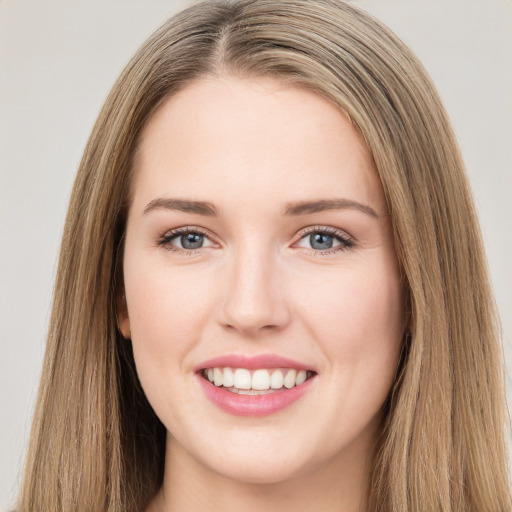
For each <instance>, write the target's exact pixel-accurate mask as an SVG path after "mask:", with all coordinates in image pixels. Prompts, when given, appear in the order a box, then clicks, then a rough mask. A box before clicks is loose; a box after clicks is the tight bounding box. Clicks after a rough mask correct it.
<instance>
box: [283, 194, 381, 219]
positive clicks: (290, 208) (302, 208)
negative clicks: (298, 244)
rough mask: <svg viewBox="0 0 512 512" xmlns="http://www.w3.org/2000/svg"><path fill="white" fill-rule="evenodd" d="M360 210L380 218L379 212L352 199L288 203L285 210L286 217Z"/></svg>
mask: <svg viewBox="0 0 512 512" xmlns="http://www.w3.org/2000/svg"><path fill="white" fill-rule="evenodd" d="M347 209H351V210H352V209H354V210H359V211H361V212H363V213H366V214H367V215H370V217H374V218H378V217H379V216H378V215H377V212H376V211H375V210H374V209H373V208H371V207H370V206H367V205H365V204H362V203H358V202H357V201H353V200H351V199H321V200H319V201H300V202H297V203H287V204H286V206H285V208H284V214H285V215H294V216H295V215H309V214H312V213H318V212H324V211H327V210H347Z"/></svg>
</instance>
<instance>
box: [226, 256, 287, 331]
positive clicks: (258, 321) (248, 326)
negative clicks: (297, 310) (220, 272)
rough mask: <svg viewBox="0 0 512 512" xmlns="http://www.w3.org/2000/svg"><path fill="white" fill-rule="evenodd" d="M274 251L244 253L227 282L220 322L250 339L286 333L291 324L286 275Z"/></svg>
mask: <svg viewBox="0 0 512 512" xmlns="http://www.w3.org/2000/svg"><path fill="white" fill-rule="evenodd" d="M270 252H271V251H264V250H259V251H254V249H253V250H250V248H247V250H243V251H240V253H239V254H238V255H236V256H234V257H233V261H232V262H230V265H229V270H228V271H227V274H226V277H227V279H226V281H225V282H224V286H223V290H224V300H223V301H222V304H221V305H220V309H219V322H220V324H221V325H223V326H224V327H225V328H227V329H231V330H235V331H237V332H238V333H240V334H242V335H244V336H246V337H255V336H259V335H261V334H263V333H264V332H274V331H279V330H282V329H283V328H284V327H286V325H288V323H289V322H290V317H291V315H290V309H289V304H288V301H287V298H286V292H285V288H286V287H285V286H283V285H284V283H283V274H282V272H281V273H280V272H279V268H278V265H277V264H276V262H275V258H273V257H272V255H271V254H269V253H270Z"/></svg>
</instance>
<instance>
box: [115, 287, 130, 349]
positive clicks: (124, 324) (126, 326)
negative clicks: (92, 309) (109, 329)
mask: <svg viewBox="0 0 512 512" xmlns="http://www.w3.org/2000/svg"><path fill="white" fill-rule="evenodd" d="M116 309H117V328H118V329H119V331H120V332H121V334H122V335H123V338H125V339H127V340H129V339H130V338H131V337H132V331H131V328H130V317H129V315H128V305H127V304H126V295H125V293H124V290H123V291H122V292H120V293H119V294H118V296H117V301H116Z"/></svg>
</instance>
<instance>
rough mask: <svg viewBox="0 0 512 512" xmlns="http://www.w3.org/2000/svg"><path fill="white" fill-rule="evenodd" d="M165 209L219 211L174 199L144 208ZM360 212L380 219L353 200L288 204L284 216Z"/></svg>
mask: <svg viewBox="0 0 512 512" xmlns="http://www.w3.org/2000/svg"><path fill="white" fill-rule="evenodd" d="M159 208H163V209H166V210H177V211H180V212H187V213H196V214H198V215H206V216H209V217H215V216H216V215H217V209H216V208H215V205H213V204H212V203H210V202H207V201H191V200H188V199H172V198H165V197H159V198H156V199H153V200H152V201H150V202H149V203H148V204H147V205H146V208H144V215H145V214H147V213H149V212H150V211H152V210H156V209H159ZM347 209H355V210H359V211H361V212H363V213H366V214H367V215H370V216H371V217H374V218H378V215H377V213H376V212H375V210H374V209H373V208H371V207H370V206H367V205H365V204H362V203H359V202H357V201H353V200H351V199H320V200H317V201H299V202H295V203H287V204H286V205H285V207H284V214H285V215H291V216H299V215H310V214H313V213H318V212H324V211H327V210H347Z"/></svg>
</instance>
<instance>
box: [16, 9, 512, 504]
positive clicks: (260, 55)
mask: <svg viewBox="0 0 512 512" xmlns="http://www.w3.org/2000/svg"><path fill="white" fill-rule="evenodd" d="M221 74H232V75H233V74H234V75H240V76H245V77H256V76H272V77H276V78H278V79H279V80H282V81H283V82H285V83H287V84H289V85H293V86H297V87H304V88H308V89H310V90H313V91H316V92H317V93H318V94H321V95H323V96H324V97H326V98H328V99H329V100H330V101H332V102H333V103H334V104H336V105H337V106H338V107H339V108H340V109H342V110H343V111H345V112H346V113H347V114H348V115H349V116H350V118H351V120H352V122H353V124H354V125H355V126H356V127H357V128H358V129H359V131H360V132H361V134H362V135H363V137H364V139H365V141H366V143H367V145H368V148H369V149H370V151H371V153H372V155H373V159H374V161H375V166H376V168H377V171H378V173H379V176H380V179H381V181H382V184H383V188H384V191H385V196H386V199H387V203H388V208H389V212H390V215H391V218H392V222H393V226H394V236H395V246H396V251H397V254H398V258H399V261H400V264H401V268H402V272H403V278H404V286H405V287H406V289H407V296H408V298H407V308H408V315H409V331H410V337H408V341H407V344H406V345H405V346H404V351H403V354H404V357H403V361H402V366H401V373H400V375H398V377H397V380H396V383H395V385H394V387H393V389H392V391H391V393H390V397H389V400H388V402H387V404H386V415H385V424H384V425H383V430H382V436H381V439H380V441H379V450H378V453H377V456H376V460H375V464H374V473H373V478H372V488H371V496H370V501H371V510H372V511H377V510H378V511H383V512H391V511H393V512H410V511H415V512H433V511H447V512H448V511H449V512H468V511H481V512H484V511H485V512H499V511H506V510H511V509H512V504H511V498H510V491H509V481H508V476H507V469H506V445H505V437H504V429H505V423H506V416H505V399H504V385H503V384H504V375H503V366H502V362H501V358H500V356H501V352H500V350H501V349H500V337H499V328H498V321H497V317H496V313H495V306H494V302H493V299H492V295H491V290H490V286H489V280H488V274H487V269H486V262H485V256H484V251H483V248H482V242H481V237H480V233H479V228H478V223H477V219H476V215H475V209H474V206H473V201H472V198H471V193H470V190H469V187H468V183H467V179H466V176H465V171H464V166H463V162H462V159H461V156H460V153H459V150H458V147H457V144H456V141H455V138H454V135H453V133H452V129H451V127H450V123H449V120H448V118H447V115H446V113H445V110H444V108H443V106H442V104H441V102H440V100H439V98H438V95H437V93H436V91H435V88H434V86H433V84H432V83H431V81H430V79H429V77H428V75H427V74H426V72H425V71H424V69H423V67H422V66H421V64H420V63H419V62H418V61H417V59H416V58H415V57H414V56H413V54H412V53H411V52H410V50H409V49H408V48H407V47H406V46H405V45H404V44H403V43H402V42H401V41H400V40H399V39H398V38H397V37H396V36H395V35H394V34H393V33H392V32H391V31H390V30H389V29H387V28H386V27H384V26H383V25H382V24H381V23H379V22H378V21H376V20H375V19H374V18H372V17H371V16H369V15H368V14H366V13H364V12H363V11H361V10H359V9H357V8H355V7H353V6H351V5H349V4H347V3H345V2H341V1H336V0H241V1H219V2H205V3H200V4H197V5H195V6H193V7H191V8H189V9H187V10H185V11H183V12H181V13H180V14H178V15H177V16H175V17H174V18H172V19H171V20H169V21H168V22H167V23H166V24H165V25H164V26H162V27H161V28H160V29H159V30H158V31H157V32H156V33H155V34H154V35H153V36H151V37H150V39H149V40H148V41H147V42H146V43H145V44H144V45H143V46H142V48H141V49H140V50H139V51H138V52H137V54H136V55H135V56H134V57H133V59H132V60H131V61H130V63H129V64H128V66H127V67H126V69H125V70H124V71H123V73H122V75H121V76H120V78H119V79H118V81H117V82H116V84H115V85H114V87H113V89H112V92H111V93H110V95H109V97H108V99H107V101H106V103H105V105H104V107H103V109H102V111H101V113H100V115H99V118H98V120H97V122H96V125H95V126H94V129H93V132H92V134H91V136H90V139H89V142H88V144H87V147H86V149H85V153H84V156H83V158H82V161H81V164H80V168H79V170H78V175H77V178H76V182H75V185H74V188H73V193H72V197H71V202H70V206H69V211H68V216H67V219H66V225H65V231H64V236H63V241H62V247H61V255H60V260H59V266H58V274H57V280H56V285H55V294H54V305H53V311H52V316H51V322H50V328H49V335H48V344H47V349H46V355H45V360H44V370H43V376H42V381H41V386H40V390H39V396H38V402H37V409H36V414H35V419H34V426H33V430H32V437H31V441H30V448H29V454H28V458H27V463H26V473H25V480H24V484H23V488H22V490H21V493H20V500H19V505H18V507H19V511H20V512H29V511H36V510H38V511H39V510H48V511H52V512H57V511H64V510H73V511H76V512H79V511H92V510H94V511H109V512H120V511H134V512H135V511H140V510H143V509H144V507H145V506H146V505H147V504H148V502H149V500H150V499H151V497H152V496H153V495H154V494H155V493H156V491H157V490H158V488H159V486H160V485H161V483H162V477H163V464H164V445H165V429H164V427H163V425H162V424H161V423H160V422H159V420H158V418H156V416H155V414H154V413H153V411H152V409H151V407H150V406H149V404H148V402H147V400H146V398H145V396H144V393H143V392H142V390H141V388H140V384H139V382H138V379H137V375H136V372H135V366H134V362H133V357H132V353H131V349H130V343H129V342H128V341H126V340H124V339H123V338H122V336H121V335H120V333H119V331H118V329H117V325H116V299H117V297H118V295H119V293H120V290H121V289H122V275H121V272H120V266H121V264H120V263H121V260H122V245H123V244H122V241H123V233H124V226H125V219H126V212H127V209H128V207H129V185H130V174H131V161H132V158H133V154H134V151H135V150H136V147H137V136H138V134H139V133H140V131H141V128H142V127H143V126H144V124H145V123H146V122H147V120H148V118H149V117H150V116H151V114H152V113H153V112H154V111H155V110H156V109H157V108H158V106H159V105H160V104H161V103H162V102H163V101H164V100H165V99H166V98H167V97H168V96H169V95H171V94H173V93H175V92H176V91H177V90H178V89H180V88H182V87H184V86H186V85H187V84H188V83H190V82H191V81H192V80H195V79H198V78H200V77H203V76H207V75H221Z"/></svg>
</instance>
